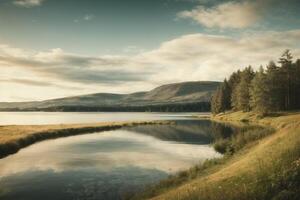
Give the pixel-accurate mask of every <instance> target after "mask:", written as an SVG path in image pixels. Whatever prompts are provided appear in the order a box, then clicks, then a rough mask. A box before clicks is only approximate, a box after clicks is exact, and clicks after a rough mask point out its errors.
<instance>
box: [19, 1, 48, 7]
mask: <svg viewBox="0 0 300 200" xmlns="http://www.w3.org/2000/svg"><path fill="white" fill-rule="evenodd" d="M44 1H45V0H16V1H14V2H13V3H14V4H15V5H16V6H21V7H25V8H32V7H36V6H40V5H42V3H43V2H44Z"/></svg>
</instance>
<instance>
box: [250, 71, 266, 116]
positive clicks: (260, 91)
mask: <svg viewBox="0 0 300 200" xmlns="http://www.w3.org/2000/svg"><path fill="white" fill-rule="evenodd" d="M250 96H251V99H250V106H251V108H252V109H253V110H254V111H256V112H257V113H260V114H262V115H265V114H267V113H268V112H270V109H271V107H270V104H271V102H270V101H269V99H270V92H269V89H268V87H267V77H266V74H265V72H264V69H263V68H262V67H260V69H259V72H257V73H256V75H255V77H254V78H253V80H252V81H251V87H250Z"/></svg>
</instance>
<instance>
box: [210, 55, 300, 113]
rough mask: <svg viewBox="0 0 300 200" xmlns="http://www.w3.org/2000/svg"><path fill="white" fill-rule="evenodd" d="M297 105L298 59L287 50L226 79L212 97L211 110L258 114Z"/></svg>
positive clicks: (299, 98)
mask: <svg viewBox="0 0 300 200" xmlns="http://www.w3.org/2000/svg"><path fill="white" fill-rule="evenodd" d="M298 109H300V59H297V60H296V61H295V62H293V56H292V53H291V52H290V50H286V51H285V52H284V53H283V54H282V56H281V57H280V58H279V60H278V62H277V64H276V63H275V62H274V61H271V62H270V63H269V64H268V65H267V66H266V67H265V68H264V67H263V66H261V67H260V68H259V70H258V71H254V70H253V68H252V67H251V66H249V67H246V68H245V69H243V70H238V71H236V72H234V73H232V74H231V76H230V77H229V79H225V80H224V81H223V82H222V84H221V85H220V86H219V88H218V89H217V91H216V92H215V94H214V95H213V97H212V99H211V110H212V113H213V114H218V113H224V112H226V111H230V110H233V111H244V112H249V111H254V112H256V113H258V114H260V115H261V116H265V115H268V114H271V113H275V112H280V111H290V110H298Z"/></svg>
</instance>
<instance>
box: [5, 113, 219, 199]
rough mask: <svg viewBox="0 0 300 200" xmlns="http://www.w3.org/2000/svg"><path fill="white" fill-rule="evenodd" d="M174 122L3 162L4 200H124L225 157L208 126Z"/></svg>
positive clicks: (41, 146)
mask: <svg viewBox="0 0 300 200" xmlns="http://www.w3.org/2000/svg"><path fill="white" fill-rule="evenodd" d="M68 114H70V113H68ZM101 115H102V114H100V116H101ZM109 115H111V114H109ZM127 115H128V116H129V115H131V114H130V113H129V114H127ZM156 115H158V114H156ZM175 116H176V115H175ZM175 116H174V115H173V114H171V115H170V116H168V115H167V114H162V115H161V116H159V118H167V119H173V120H175V121H176V124H174V125H144V126H138V127H130V128H123V129H119V130H114V131H106V132H100V133H94V134H87V135H79V136H72V137H66V138H59V139H55V140H47V141H43V142H40V143H37V144H34V145H31V146H29V147H27V148H25V149H22V150H21V151H19V152H18V153H16V154H14V155H12V156H9V157H6V158H4V159H1V160H0V199H1V200H2V199H3V200H6V199H11V200H40V199H43V200H47V199H49V200H50V199H51V200H53V199H56V200H60V199H62V200H68V199H91V200H93V199H105V200H110V199H120V198H121V197H122V196H124V195H125V194H126V193H131V192H135V191H138V190H141V189H142V188H143V187H144V186H145V185H147V184H151V183H156V182H158V181H159V180H161V179H163V178H166V177H167V176H168V175H169V174H172V173H175V172H177V171H179V170H183V169H187V168H189V167H191V166H193V165H195V164H197V163H200V162H202V161H204V160H205V159H208V158H214V157H219V156H221V155H220V154H218V153H216V152H215V151H214V150H213V148H212V147H211V146H210V145H209V144H210V143H211V142H212V140H213V137H214V135H216V133H214V131H215V128H212V127H213V126H212V124H211V122H210V121H206V120H192V119H190V118H187V117H184V116H183V115H180V116H177V117H175ZM75 118H76V117H75ZM183 119H184V120H183ZM28 121H29V120H28ZM41 121H43V120H40V122H41ZM44 122H45V120H44Z"/></svg>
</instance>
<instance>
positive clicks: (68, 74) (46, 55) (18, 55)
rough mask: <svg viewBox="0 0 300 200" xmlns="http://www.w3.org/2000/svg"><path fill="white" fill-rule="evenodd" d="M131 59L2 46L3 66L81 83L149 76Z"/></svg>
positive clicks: (117, 80) (115, 81) (105, 82)
mask: <svg viewBox="0 0 300 200" xmlns="http://www.w3.org/2000/svg"><path fill="white" fill-rule="evenodd" d="M130 62H131V61H130V59H129V58H127V57H122V56H102V57H89V56H81V55H75V54H71V53H65V52H64V51H63V50H61V49H52V50H50V51H47V52H36V53H34V52H26V51H23V52H22V50H20V49H15V48H11V47H8V46H5V45H2V46H1V45H0V66H1V65H6V66H10V67H17V68H25V69H27V70H31V71H34V72H35V73H37V74H38V75H39V76H42V77H47V78H49V77H50V78H58V79H61V80H68V81H72V82H79V83H99V84H100V83H102V84H121V83H123V82H135V81H142V80H145V79H147V75H149V74H150V73H151V72H150V71H149V70H147V69H145V70H142V71H136V70H135V67H131V68H124V66H128V65H130Z"/></svg>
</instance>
